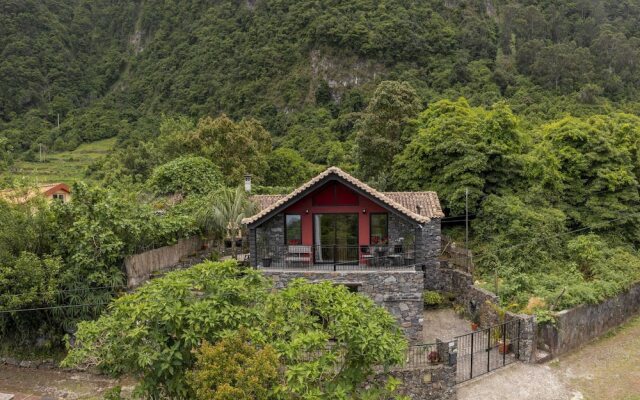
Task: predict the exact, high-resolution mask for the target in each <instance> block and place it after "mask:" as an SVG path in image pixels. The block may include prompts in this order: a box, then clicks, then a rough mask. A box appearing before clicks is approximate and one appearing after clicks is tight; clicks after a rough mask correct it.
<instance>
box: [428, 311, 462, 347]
mask: <svg viewBox="0 0 640 400" xmlns="http://www.w3.org/2000/svg"><path fill="white" fill-rule="evenodd" d="M423 318H424V323H423V325H422V334H423V339H424V342H425V343H434V342H435V341H436V338H437V339H440V340H442V341H449V340H451V339H453V338H454V337H456V336H459V335H463V334H465V333H469V332H471V322H470V321H467V320H466V319H463V318H461V317H460V316H459V315H458V314H456V313H455V312H454V311H453V309H452V308H442V309H437V310H426V311H425V312H424V316H423Z"/></svg>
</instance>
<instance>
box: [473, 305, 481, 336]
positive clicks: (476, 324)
mask: <svg viewBox="0 0 640 400" xmlns="http://www.w3.org/2000/svg"><path fill="white" fill-rule="evenodd" d="M479 328H480V313H478V311H477V310H476V311H473V312H472V313H471V330H472V331H474V332H475V331H477V330H478V329H479Z"/></svg>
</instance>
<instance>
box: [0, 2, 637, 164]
mask: <svg viewBox="0 0 640 400" xmlns="http://www.w3.org/2000/svg"><path fill="white" fill-rule="evenodd" d="M639 44H640V2H638V1H631V0H625V1H618V0H578V1H530V0H519V1H517V0H512V1H504V0H472V1H468V0H425V1H408V0H380V1H364V0H355V1H312V0H218V1H207V0H183V1H177V0H138V1H130V0H129V1H127V0H5V1H3V2H2V4H0V143H2V140H1V137H2V136H4V137H5V138H6V141H5V144H4V147H5V150H7V149H13V150H14V154H15V153H19V154H23V153H25V152H26V154H23V157H24V156H26V157H29V155H30V153H29V151H31V152H33V151H34V149H36V148H37V147H38V146H39V144H41V143H42V144H45V145H47V146H48V147H49V148H50V149H53V150H62V149H71V148H74V147H76V146H77V145H78V144H79V143H81V142H84V141H92V140H96V139H99V138H105V137H111V136H120V137H122V138H123V139H124V138H145V137H148V135H152V134H153V132H154V131H155V128H156V127H157V125H158V124H159V116H160V115H161V114H162V113H165V114H169V115H173V114H182V115H186V116H190V117H195V118H197V117H202V116H205V115H210V116H216V115H218V114H221V113H226V114H227V115H229V116H231V117H233V118H241V117H253V118H256V119H258V120H259V121H260V122H261V123H262V124H263V125H264V126H265V127H266V128H267V130H268V131H270V132H271V133H272V135H274V136H275V137H277V138H279V139H277V140H276V145H278V144H281V143H287V144H288V145H289V147H294V148H296V149H297V150H298V151H300V152H301V153H302V155H303V156H305V158H307V159H308V160H309V161H312V162H316V163H327V162H328V160H327V155H328V154H330V153H333V154H338V155H340V154H343V153H345V152H346V153H347V154H348V153H349V151H350V145H349V141H348V140H347V139H349V138H352V136H353V132H354V123H355V121H356V120H357V117H358V116H357V114H356V113H358V112H360V111H361V110H362V109H363V107H364V106H365V105H366V103H367V101H368V99H369V97H370V96H371V93H372V91H373V89H374V88H375V86H376V84H377V83H379V82H380V81H381V80H386V79H392V80H401V81H407V82H409V83H410V84H411V86H413V87H414V88H415V89H416V91H417V93H418V95H419V99H420V101H421V102H422V103H423V105H424V106H426V105H427V104H429V103H431V102H433V101H435V100H438V99H441V98H455V97H457V96H460V95H462V96H465V97H466V98H467V99H469V100H470V102H471V104H472V105H489V104H492V103H494V102H495V101H497V100H500V99H505V100H506V101H507V102H508V103H509V104H510V105H511V107H512V109H513V110H514V111H515V112H516V113H518V114H520V115H523V116H526V117H527V119H526V120H525V121H524V123H525V125H527V124H537V123H538V122H539V120H546V119H551V118H555V117H558V116H559V115H561V114H562V113H564V112H571V113H573V114H582V115H584V114H590V113H595V112H602V111H603V110H610V109H612V108H620V109H624V110H627V111H635V110H637V109H638V108H639V107H638V104H637V103H638V99H639V96H640V95H639V94H638V88H639V85H640V71H639V69H638V68H639V67H638V66H639V63H638V61H639V57H640V54H639V52H640V46H639ZM58 116H59V118H60V127H59V128H58V127H57V123H58ZM318 138H319V139H318ZM318 144H320V146H321V148H322V149H324V150H326V151H317V150H318V149H317V146H316V145H318ZM9 146H10V147H9ZM307 146H312V148H313V150H311V151H309V150H308V148H307ZM331 161H334V162H335V161H336V160H335V159H334V160H331ZM338 161H339V160H338Z"/></svg>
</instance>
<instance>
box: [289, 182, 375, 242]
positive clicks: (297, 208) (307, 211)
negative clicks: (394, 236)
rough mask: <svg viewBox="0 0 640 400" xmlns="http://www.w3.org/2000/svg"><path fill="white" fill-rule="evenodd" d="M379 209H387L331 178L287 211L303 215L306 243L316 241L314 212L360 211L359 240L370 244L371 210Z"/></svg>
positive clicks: (303, 239) (303, 230)
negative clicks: (314, 238) (314, 235)
mask: <svg viewBox="0 0 640 400" xmlns="http://www.w3.org/2000/svg"><path fill="white" fill-rule="evenodd" d="M363 210H364V211H365V212H364V213H363ZM378 212H387V210H386V209H384V208H383V207H380V206H379V205H377V204H376V203H374V202H373V201H371V200H369V199H368V198H367V197H365V196H362V195H360V194H358V193H356V192H354V191H353V190H351V189H350V188H349V187H347V186H345V185H343V184H341V183H339V182H335V181H331V182H328V183H327V184H325V185H324V186H322V187H321V188H319V189H317V190H316V191H314V192H312V193H310V194H309V195H307V196H306V197H304V198H303V199H301V200H299V201H298V202H296V203H294V204H292V205H291V206H290V207H288V208H287V209H286V210H285V214H299V215H301V216H302V244H303V245H309V246H311V245H313V214H322V213H326V214H329V213H335V214H339V213H351V214H353V213H357V214H358V240H359V244H360V245H369V222H370V218H369V214H370V213H378Z"/></svg>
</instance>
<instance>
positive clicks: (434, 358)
mask: <svg viewBox="0 0 640 400" xmlns="http://www.w3.org/2000/svg"><path fill="white" fill-rule="evenodd" d="M427 359H428V360H429V362H430V363H431V364H437V363H439V362H440V355H439V354H438V352H437V351H435V350H434V351H431V352H429V354H428V355H427Z"/></svg>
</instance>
